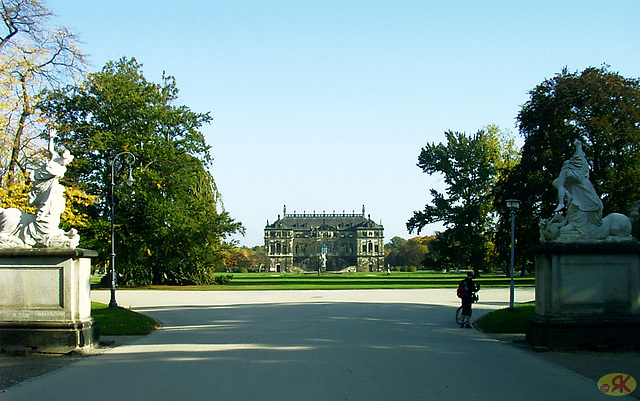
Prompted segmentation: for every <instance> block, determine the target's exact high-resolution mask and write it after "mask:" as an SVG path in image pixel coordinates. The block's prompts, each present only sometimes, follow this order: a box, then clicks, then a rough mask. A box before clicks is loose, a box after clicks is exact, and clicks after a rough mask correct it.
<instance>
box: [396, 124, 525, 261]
mask: <svg viewBox="0 0 640 401" xmlns="http://www.w3.org/2000/svg"><path fill="white" fill-rule="evenodd" d="M445 137H446V144H444V143H431V144H427V146H425V147H424V148H422V151H421V152H420V155H419V157H418V167H420V168H421V169H422V171H423V172H425V173H427V174H441V175H442V176H443V178H444V182H445V184H446V185H447V187H446V189H445V192H444V193H442V192H439V191H437V190H436V189H431V196H432V198H433V199H432V201H431V204H427V205H426V206H425V208H424V210H423V211H415V212H414V214H413V217H412V218H411V219H410V220H409V221H408V222H407V228H408V230H409V232H413V231H414V230H415V231H417V232H418V233H419V232H420V230H422V229H423V228H424V227H425V226H426V225H427V224H430V223H436V222H441V223H443V224H444V225H445V227H446V235H445V236H444V237H446V238H447V243H448V244H449V246H456V249H455V252H449V253H448V255H449V257H451V256H454V255H455V256H457V260H452V261H450V263H451V264H458V266H459V267H466V266H472V267H473V268H474V269H475V270H480V269H484V268H485V267H486V265H487V257H488V250H489V241H491V233H492V224H493V221H494V213H493V209H492V206H493V194H492V189H493V186H494V185H495V183H496V182H497V180H498V179H499V177H500V176H501V174H503V170H504V169H506V168H507V167H508V166H509V163H510V161H511V163H513V162H514V160H515V158H516V152H515V150H514V147H513V141H512V140H508V139H507V138H506V137H505V136H504V134H502V133H501V132H500V130H499V129H498V127H496V126H490V127H487V128H486V129H482V130H479V131H478V132H477V133H476V134H473V135H468V134H465V133H459V132H452V131H448V132H446V133H445ZM444 237H442V235H441V238H444ZM437 240H438V239H437V238H436V241H437ZM441 242H442V241H441ZM440 245H441V248H442V245H446V244H445V243H444V242H442V243H441V244H440ZM440 252H441V253H445V252H444V250H443V249H440Z"/></svg>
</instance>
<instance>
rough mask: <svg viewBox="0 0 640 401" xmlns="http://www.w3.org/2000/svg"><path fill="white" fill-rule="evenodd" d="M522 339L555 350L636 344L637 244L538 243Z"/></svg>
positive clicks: (639, 341) (639, 307)
mask: <svg viewBox="0 0 640 401" xmlns="http://www.w3.org/2000/svg"><path fill="white" fill-rule="evenodd" d="M529 252H530V253H532V254H534V255H535V263H536V310H535V317H534V318H533V319H531V320H530V322H529V328H528V331H527V340H528V341H529V342H530V343H531V344H533V345H539V346H548V347H551V348H554V349H562V348H575V347H578V348H583V347H599V346H610V347H637V346H640V245H638V244H635V243H593V244H554V245H543V246H539V247H536V248H533V249H531V250H530V251H529Z"/></svg>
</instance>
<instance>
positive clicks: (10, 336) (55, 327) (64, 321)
mask: <svg viewBox="0 0 640 401" xmlns="http://www.w3.org/2000/svg"><path fill="white" fill-rule="evenodd" d="M96 256H97V253H96V252H94V251H89V250H85V249H70V248H33V249H30V248H4V249H0V347H28V348H31V349H33V350H36V351H38V352H56V353H58V352H61V353H63V352H69V351H71V350H75V349H81V348H85V347H90V346H92V345H93V344H94V343H96V342H97V341H98V335H99V334H98V328H97V326H95V324H94V320H93V319H92V318H91V299H90V297H89V295H90V285H91V284H90V275H91V258H92V257H96Z"/></svg>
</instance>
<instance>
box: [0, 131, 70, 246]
mask: <svg viewBox="0 0 640 401" xmlns="http://www.w3.org/2000/svg"><path fill="white" fill-rule="evenodd" d="M55 136H56V135H55V132H50V134H49V147H48V150H49V154H50V157H49V160H47V161H45V162H44V163H43V164H42V166H40V167H39V168H38V169H36V170H35V171H33V172H32V173H31V181H32V183H33V187H32V188H31V191H30V192H29V199H28V202H29V205H30V206H33V207H35V209H36V211H35V213H34V214H29V213H25V212H23V211H22V210H19V209H16V208H7V209H3V208H0V247H4V248H6V247H35V248H45V247H68V248H75V247H77V246H78V242H79V241H80V237H79V236H78V233H77V231H76V230H75V229H71V230H69V231H67V232H65V231H64V230H62V229H60V228H59V226H60V216H61V215H62V212H63V211H64V209H65V199H64V186H62V184H60V182H59V180H60V178H62V177H63V176H64V174H65V172H66V171H67V165H68V164H69V163H71V161H72V160H73V156H72V155H71V153H70V152H69V151H68V150H65V151H64V152H63V154H62V155H60V154H58V153H57V152H56V151H55V147H54V143H53V140H54V138H55Z"/></svg>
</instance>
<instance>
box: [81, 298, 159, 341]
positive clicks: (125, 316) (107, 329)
mask: <svg viewBox="0 0 640 401" xmlns="http://www.w3.org/2000/svg"><path fill="white" fill-rule="evenodd" d="M91 317H93V318H94V319H95V320H96V322H97V324H98V327H100V334H101V335H105V336H140V335H147V334H149V333H151V332H152V331H153V330H155V329H156V328H157V327H158V322H157V321H156V320H155V319H152V318H150V317H149V316H146V315H143V314H141V313H136V312H134V311H131V310H129V309H124V308H120V307H117V308H109V306H108V305H105V304H102V303H99V302H91Z"/></svg>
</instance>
